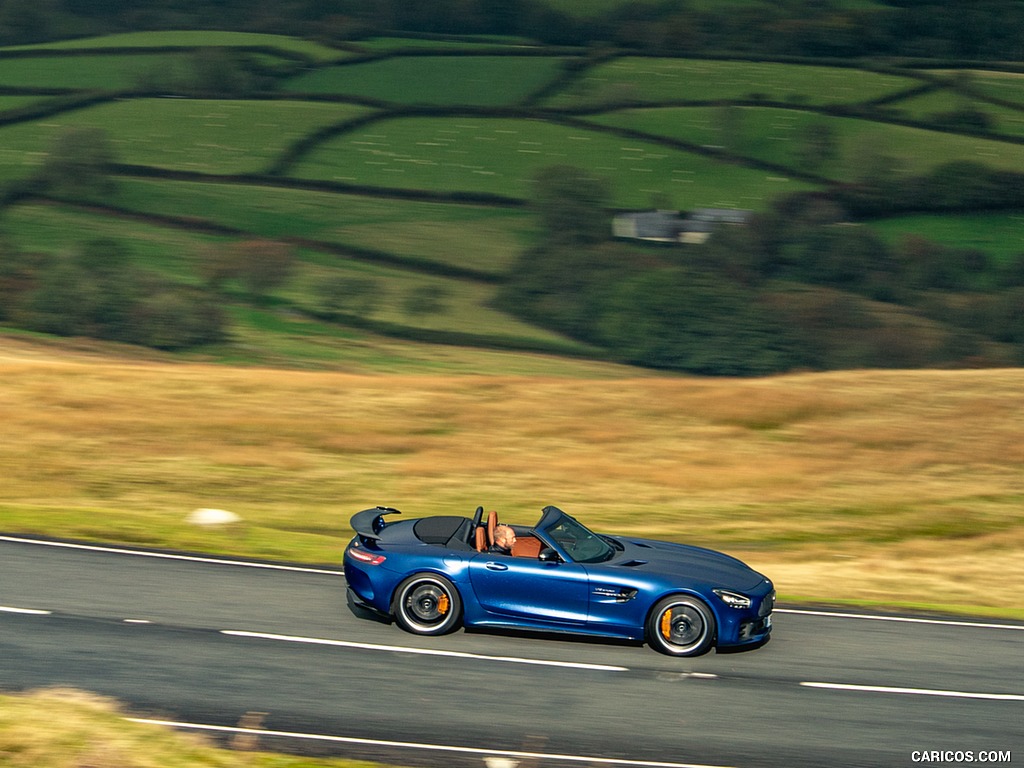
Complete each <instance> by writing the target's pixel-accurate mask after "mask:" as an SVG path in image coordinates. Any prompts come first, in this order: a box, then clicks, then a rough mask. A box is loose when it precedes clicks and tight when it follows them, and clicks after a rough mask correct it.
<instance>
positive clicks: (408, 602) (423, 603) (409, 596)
mask: <svg viewBox="0 0 1024 768" xmlns="http://www.w3.org/2000/svg"><path fill="white" fill-rule="evenodd" d="M394 614H395V620H396V621H397V622H398V625H399V626H400V627H402V629H404V630H406V631H407V632H413V633H415V634H417V635H443V634H445V633H446V632H451V631H452V630H453V629H455V628H456V627H458V625H459V621H460V619H461V617H462V600H461V598H460V597H459V592H458V590H456V589H455V586H454V585H453V584H452V583H451V582H450V581H448V579H446V578H445V577H444V576H438V575H437V574H433V573H421V574H417V575H415V576H410V577H409V578H408V579H406V580H405V581H403V582H402V583H401V584H399V585H398V590H397V591H396V592H395V603H394Z"/></svg>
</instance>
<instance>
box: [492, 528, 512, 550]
mask: <svg viewBox="0 0 1024 768" xmlns="http://www.w3.org/2000/svg"><path fill="white" fill-rule="evenodd" d="M494 543H495V544H497V545H498V546H499V547H501V548H502V549H507V550H509V551H511V550H512V545H513V544H515V543H516V534H515V531H513V530H512V528H511V526H508V525H499V526H498V527H497V528H495V529H494Z"/></svg>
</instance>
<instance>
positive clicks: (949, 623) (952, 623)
mask: <svg viewBox="0 0 1024 768" xmlns="http://www.w3.org/2000/svg"><path fill="white" fill-rule="evenodd" d="M774 613H792V614H796V615H800V616H824V617H826V618H830V619H865V620H867V621H895V622H903V623H906V624H939V625H942V626H946V627H974V628H976V629H1016V630H1024V625H1021V624H994V623H985V622H981V621H960V620H957V619H923V618H915V617H913V616H879V615H875V614H871V613H838V612H835V611H804V610H799V609H796V608H776V609H775V611H774Z"/></svg>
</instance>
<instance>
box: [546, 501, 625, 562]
mask: <svg viewBox="0 0 1024 768" xmlns="http://www.w3.org/2000/svg"><path fill="white" fill-rule="evenodd" d="M558 511H559V512H561V510H558ZM543 534H544V538H545V539H547V540H548V541H549V542H551V543H553V544H554V545H555V547H556V548H557V549H558V550H559V551H560V552H562V553H563V554H564V555H565V556H566V557H567V558H568V560H569V561H570V562H573V563H605V562H607V561H609V560H611V559H612V558H613V557H615V552H616V551H615V548H614V547H613V546H612V545H611V544H609V543H608V542H607V541H606V540H605V539H604V537H603V536H599V535H598V534H596V533H594V532H593V531H592V530H590V529H589V528H587V526H585V525H583V523H581V522H580V521H579V520H577V519H576V518H574V517H572V516H571V515H567V514H565V513H564V512H561V514H559V515H557V516H556V517H554V519H553V520H551V521H550V522H548V524H547V525H546V526H544V529H543Z"/></svg>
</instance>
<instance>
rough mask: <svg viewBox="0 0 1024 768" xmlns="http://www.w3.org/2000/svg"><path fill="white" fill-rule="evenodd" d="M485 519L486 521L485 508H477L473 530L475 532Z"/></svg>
mask: <svg viewBox="0 0 1024 768" xmlns="http://www.w3.org/2000/svg"><path fill="white" fill-rule="evenodd" d="M483 519H484V508H483V507H477V508H476V512H475V513H474V514H473V528H472V529H471V530H474V531H475V530H476V527H477V526H478V525H480V521H481V520H483Z"/></svg>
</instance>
